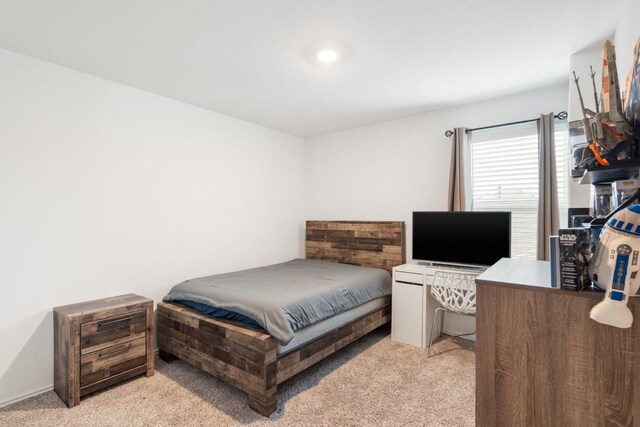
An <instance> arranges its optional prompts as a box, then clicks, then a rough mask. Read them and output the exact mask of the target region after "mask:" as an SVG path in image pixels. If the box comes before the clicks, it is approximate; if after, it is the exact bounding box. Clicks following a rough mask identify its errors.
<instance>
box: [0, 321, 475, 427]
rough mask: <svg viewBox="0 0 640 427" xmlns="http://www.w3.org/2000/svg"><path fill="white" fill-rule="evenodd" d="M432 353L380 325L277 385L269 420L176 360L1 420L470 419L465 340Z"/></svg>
mask: <svg viewBox="0 0 640 427" xmlns="http://www.w3.org/2000/svg"><path fill="white" fill-rule="evenodd" d="M434 348H435V352H436V353H437V355H435V356H433V357H432V358H431V359H427V355H426V350H423V349H419V348H416V347H412V346H409V345H405V344H400V343H396V342H393V341H391V339H390V336H389V329H388V328H384V327H383V328H381V329H378V330H377V331H375V332H373V333H371V334H369V335H368V336H366V337H364V338H362V339H361V340H360V341H358V342H356V343H354V344H352V345H350V346H348V347H347V348H345V349H343V350H341V351H339V352H338V353H336V354H334V355H333V356H331V357H329V358H328V359H326V360H324V361H323V362H320V363H319V364H318V365H316V366H315V367H312V368H310V369H307V371H305V372H303V373H302V374H300V375H298V376H296V377H294V378H291V379H290V380H288V381H286V382H285V383H283V384H281V385H279V386H278V410H277V411H276V412H275V413H273V414H272V415H271V417H269V418H265V417H262V416H260V415H258V414H257V413H255V412H253V411H252V410H250V409H249V407H248V406H247V405H248V402H247V397H246V395H245V394H244V393H242V392H240V391H238V390H236V389H235V388H233V387H231V386H228V385H227V384H225V383H223V382H221V381H218V380H217V379H215V378H213V377H212V376H210V375H208V374H206V373H204V372H202V371H200V370H198V369H196V368H193V367H191V366H189V365H187V364H186V363H184V362H182V361H176V362H173V363H171V364H167V363H165V362H162V361H159V362H158V363H157V365H156V372H155V375H154V376H153V377H151V378H146V377H144V376H142V377H138V378H135V379H132V380H130V381H128V382H126V383H123V384H120V385H118V386H114V387H111V388H109V389H106V390H103V391H101V392H97V393H94V394H93V395H91V396H87V397H85V398H84V399H83V400H82V401H81V403H80V405H78V406H76V407H74V408H72V409H68V408H67V407H66V406H65V405H64V403H63V402H62V401H61V400H60V399H59V398H58V396H57V395H56V394H55V393H54V392H53V391H50V392H47V393H44V394H41V395H39V396H35V397H32V398H29V399H26V400H23V401H21V402H18V403H15V404H13V405H11V406H8V407H5V408H2V409H0V425H2V426H22V425H24V426H187V425H197V426H203V425H214V426H227V425H245V424H246V425H256V426H259V425H291V426H300V425H331V426H359V425H367V426H369V425H428V426H472V425H474V417H475V412H474V411H475V404H474V403H475V398H474V396H475V393H474V385H475V353H474V343H473V341H467V340H462V339H452V338H448V339H443V340H442V341H440V342H438V343H437V344H436V345H435V347H434Z"/></svg>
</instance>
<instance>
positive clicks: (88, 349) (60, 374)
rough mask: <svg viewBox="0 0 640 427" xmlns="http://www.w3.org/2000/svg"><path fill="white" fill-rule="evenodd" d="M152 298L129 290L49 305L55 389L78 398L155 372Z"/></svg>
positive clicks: (73, 401)
mask: <svg viewBox="0 0 640 427" xmlns="http://www.w3.org/2000/svg"><path fill="white" fill-rule="evenodd" d="M152 330H153V301H152V300H150V299H148V298H144V297H141V296H139V295H134V294H127V295H120V296H116V297H111V298H103V299H99V300H94V301H87V302H82V303H78V304H71V305H65V306H62V307H55V308H54V309H53V335H54V337H53V341H54V390H55V391H56V393H58V396H60V398H61V399H62V400H63V401H64V403H66V404H67V406H68V407H69V408H71V407H73V406H75V405H77V404H79V403H80V397H82V396H84V395H87V394H89V393H93V392H94V391H97V390H100V389H102V388H104V387H108V386H110V385H113V384H116V383H119V382H121V381H124V380H126V379H128V378H131V377H133V376H135V375H139V374H146V375H147V376H148V377H150V376H151V375H153V356H154V354H153V333H152Z"/></svg>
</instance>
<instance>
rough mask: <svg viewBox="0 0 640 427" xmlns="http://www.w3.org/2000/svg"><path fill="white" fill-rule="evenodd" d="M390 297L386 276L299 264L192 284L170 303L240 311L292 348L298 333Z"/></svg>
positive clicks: (359, 269)
mask: <svg viewBox="0 0 640 427" xmlns="http://www.w3.org/2000/svg"><path fill="white" fill-rule="evenodd" d="M390 293H391V277H390V275H389V273H388V272H387V271H385V270H381V269H378V268H367V267H358V266H354V265H347V264H338V263H335V262H328V261H320V260H306V259H294V260H292V261H289V262H284V263H282V264H275V265H270V266H267V267H261V268H254V269H251V270H243V271H238V272H234V273H226V274H217V275H214V276H207V277H201V278H198V279H192V280H187V281H185V282H182V283H180V284H178V285H176V286H174V287H173V289H171V292H169V294H168V295H167V296H166V297H164V301H179V300H190V301H195V302H199V303H202V304H207V305H210V306H213V307H217V308H223V309H225V310H230V311H235V312H237V313H240V314H243V315H245V316H247V317H249V318H251V319H253V320H255V321H256V322H258V324H260V325H261V326H262V327H264V328H265V330H266V331H267V332H268V333H269V334H271V335H272V336H273V337H274V338H275V339H276V341H278V342H279V343H280V344H282V345H286V344H288V343H289V341H291V340H292V339H293V334H294V332H295V331H296V330H298V329H301V328H304V327H305V326H309V325H311V324H313V323H316V322H319V321H320V320H323V319H326V318H328V317H331V316H333V315H335V314H338V313H341V312H343V311H346V310H349V309H351V308H353V307H357V306H359V305H361V304H364V303H366V302H369V301H371V300H373V299H376V298H379V297H382V296H385V295H389V294H390Z"/></svg>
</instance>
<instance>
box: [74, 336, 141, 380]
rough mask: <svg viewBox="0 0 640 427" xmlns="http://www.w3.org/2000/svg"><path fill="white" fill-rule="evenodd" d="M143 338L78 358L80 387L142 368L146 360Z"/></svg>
mask: <svg viewBox="0 0 640 427" xmlns="http://www.w3.org/2000/svg"><path fill="white" fill-rule="evenodd" d="M146 355H147V346H146V339H145V338H144V337H142V338H138V339H135V340H132V341H127V342H124V343H122V344H117V345H114V346H111V347H107V348H104V349H102V350H98V351H94V352H93V353H89V354H85V355H82V356H81V357H80V387H84V386H86V385H89V384H93V383H95V382H97V381H101V380H103V379H105V378H109V377H112V376H114V375H118V374H120V373H122V372H125V371H128V370H130V369H133V368H136V367H138V366H143V365H144V364H145V363H146V359H147V356H146Z"/></svg>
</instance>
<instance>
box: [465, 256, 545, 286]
mask: <svg viewBox="0 0 640 427" xmlns="http://www.w3.org/2000/svg"><path fill="white" fill-rule="evenodd" d="M482 282H493V283H494V284H504V285H514V286H532V287H536V288H549V289H552V288H551V265H550V264H549V261H537V260H533V259H522V258H502V259H501V260H500V261H498V262H497V263H495V264H493V265H492V266H491V267H489V268H488V269H487V270H486V271H485V272H484V273H482V274H481V275H479V276H478V277H477V278H476V283H480V284H482Z"/></svg>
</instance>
